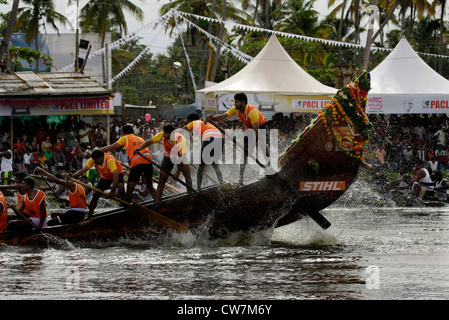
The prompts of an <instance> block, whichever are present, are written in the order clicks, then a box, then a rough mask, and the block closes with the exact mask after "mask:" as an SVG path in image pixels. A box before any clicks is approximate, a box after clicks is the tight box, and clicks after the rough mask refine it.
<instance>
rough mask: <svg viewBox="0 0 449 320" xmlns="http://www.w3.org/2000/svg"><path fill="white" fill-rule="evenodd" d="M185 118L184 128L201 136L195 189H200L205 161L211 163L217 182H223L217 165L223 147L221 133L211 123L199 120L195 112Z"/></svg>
mask: <svg viewBox="0 0 449 320" xmlns="http://www.w3.org/2000/svg"><path fill="white" fill-rule="evenodd" d="M187 120H188V121H189V123H188V124H187V125H186V127H185V129H187V130H189V131H192V132H194V133H195V134H196V135H197V136H198V137H199V138H201V163H200V164H199V166H198V171H197V174H196V181H197V189H198V190H200V189H201V182H202V181H203V172H204V167H205V165H206V163H207V164H211V165H212V167H213V168H214V169H215V173H216V174H217V178H218V181H219V183H220V184H223V175H222V173H221V171H220V167H219V166H218V162H219V161H220V159H221V155H222V149H223V135H222V134H221V132H220V130H218V129H217V128H216V127H215V126H214V125H213V124H211V123H207V124H206V123H204V121H202V120H200V117H199V116H198V115H197V114H196V113H192V114H191V115H189V116H188V117H187ZM208 146H209V147H208ZM211 147H212V148H211ZM205 160H206V161H205Z"/></svg>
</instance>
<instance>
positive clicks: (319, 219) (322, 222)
mask: <svg viewBox="0 0 449 320" xmlns="http://www.w3.org/2000/svg"><path fill="white" fill-rule="evenodd" d="M210 123H211V124H213V125H214V126H215V127H216V128H217V129H218V130H220V131H221V133H223V134H224V135H226V136H227V137H229V138H231V137H230V136H229V135H228V134H227V133H226V131H224V130H223V129H222V128H221V127H220V126H219V125H218V124H216V123H215V122H214V121H210ZM232 141H233V143H234V145H236V146H238V147H240V148H242V149H243V148H244V147H243V146H241V145H240V144H238V143H237V142H236V141H234V139H232ZM248 155H249V156H250V157H251V158H252V159H254V157H253V156H252V155H250V154H249V153H248ZM254 160H255V161H256V163H257V164H258V165H259V166H260V167H262V168H263V169H265V170H267V169H269V167H267V166H266V165H264V164H262V163H260V161H259V160H257V159H254ZM273 176H275V177H276V178H277V180H278V181H279V182H280V183H281V184H282V186H283V187H285V189H286V190H287V191H288V192H289V194H290V195H291V196H292V197H295V198H297V197H299V198H301V196H300V195H299V194H298V193H297V192H296V190H295V189H293V188H292V186H291V185H290V184H289V183H288V182H287V181H285V179H284V178H282V177H281V176H280V175H279V174H278V173H277V172H274V174H273ZM309 211H310V210H304V212H306V213H307V215H308V216H309V217H310V218H312V219H313V220H314V221H315V222H316V223H317V224H318V225H319V226H320V227H321V228H323V229H324V230H326V229H327V228H329V227H330V226H331V223H330V222H329V220H327V219H326V218H325V217H324V216H323V215H322V214H321V213H319V212H318V211H310V212H309Z"/></svg>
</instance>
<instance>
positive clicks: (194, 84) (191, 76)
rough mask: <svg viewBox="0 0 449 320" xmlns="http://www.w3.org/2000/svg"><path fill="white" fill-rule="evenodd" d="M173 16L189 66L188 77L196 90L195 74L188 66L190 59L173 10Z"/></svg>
mask: <svg viewBox="0 0 449 320" xmlns="http://www.w3.org/2000/svg"><path fill="white" fill-rule="evenodd" d="M173 17H174V19H175V26H176V30H178V32H179V34H180V35H181V36H180V38H181V43H182V48H183V49H184V54H185V56H186V62H187V66H188V68H189V73H190V78H191V79H192V84H193V89H194V91H195V92H196V89H197V86H196V83H195V75H194V74H193V72H192V68H191V67H190V59H189V55H188V53H187V50H186V46H185V44H184V39H183V37H182V32H181V30H180V28H179V25H178V20H177V18H178V17H177V14H176V13H175V12H174V14H173Z"/></svg>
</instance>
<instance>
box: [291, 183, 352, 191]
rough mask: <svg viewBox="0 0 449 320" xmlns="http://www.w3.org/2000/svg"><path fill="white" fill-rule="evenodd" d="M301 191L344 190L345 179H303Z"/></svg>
mask: <svg viewBox="0 0 449 320" xmlns="http://www.w3.org/2000/svg"><path fill="white" fill-rule="evenodd" d="M299 190H300V191H344V190H346V183H345V181H301V183H300V186H299Z"/></svg>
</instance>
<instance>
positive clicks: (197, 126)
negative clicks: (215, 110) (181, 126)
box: [192, 120, 223, 141]
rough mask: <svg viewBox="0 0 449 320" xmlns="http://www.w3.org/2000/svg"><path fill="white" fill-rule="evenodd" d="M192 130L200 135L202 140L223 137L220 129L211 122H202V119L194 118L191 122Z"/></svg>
mask: <svg viewBox="0 0 449 320" xmlns="http://www.w3.org/2000/svg"><path fill="white" fill-rule="evenodd" d="M192 125H193V131H195V133H196V134H198V135H199V136H200V137H201V140H202V141H205V140H207V139H209V138H223V136H222V134H221V132H220V130H218V129H217V128H216V127H215V126H214V125H213V124H211V123H207V124H206V123H204V121H202V120H195V121H193V122H192Z"/></svg>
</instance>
